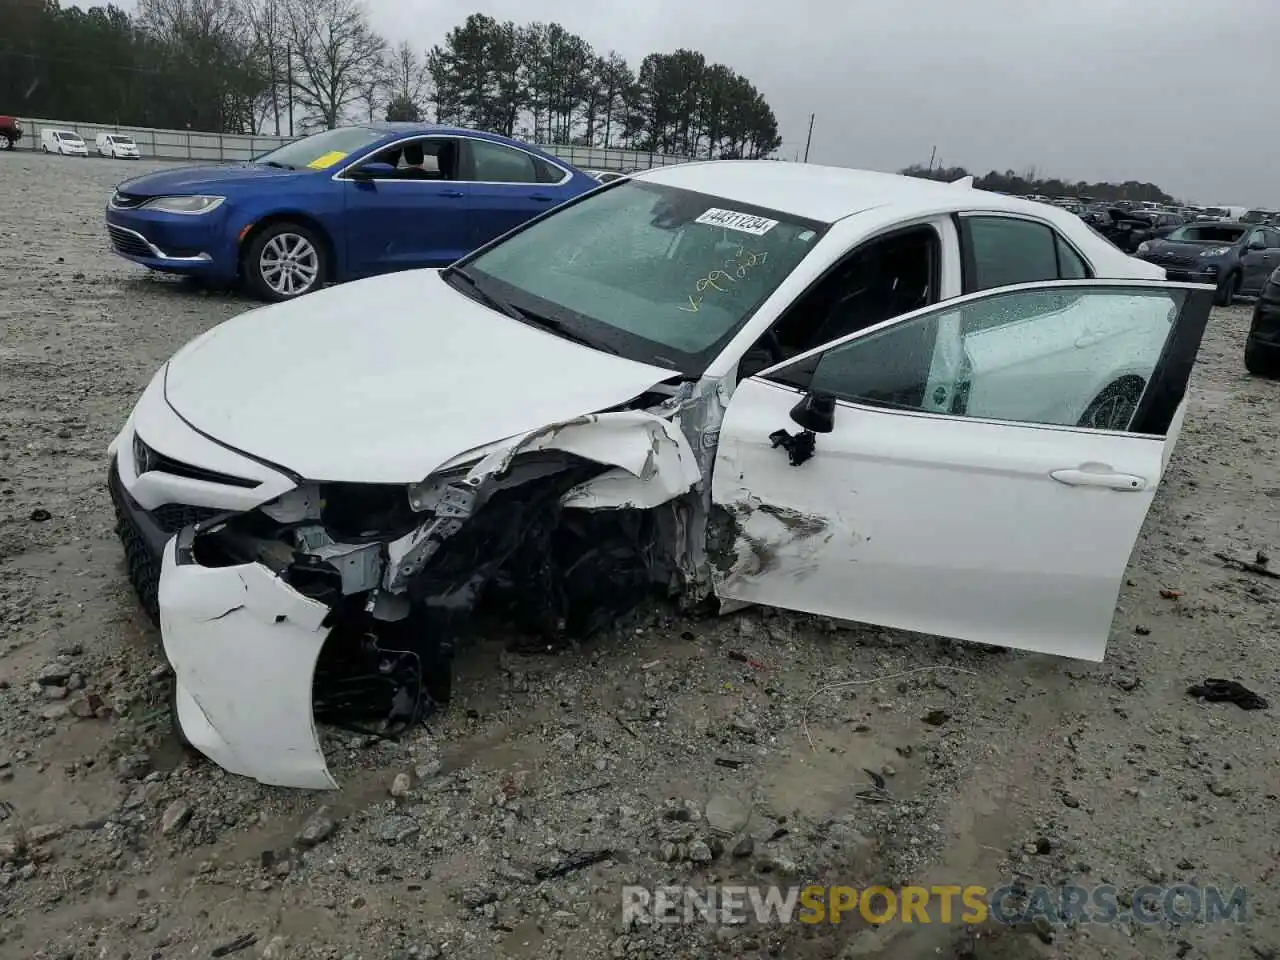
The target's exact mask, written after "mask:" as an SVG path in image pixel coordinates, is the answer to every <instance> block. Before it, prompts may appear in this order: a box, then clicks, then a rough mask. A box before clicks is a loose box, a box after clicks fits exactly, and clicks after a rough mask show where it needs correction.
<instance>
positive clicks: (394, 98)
mask: <svg viewBox="0 0 1280 960" xmlns="http://www.w3.org/2000/svg"><path fill="white" fill-rule="evenodd" d="M388 81H389V93H390V103H389V104H388V111H390V110H391V109H392V108H393V107H394V109H395V112H396V114H397V116H396V117H395V118H394V119H421V117H422V113H423V108H424V105H425V104H426V102H427V100H428V99H429V97H430V90H431V75H430V74H429V73H428V72H427V64H426V61H425V60H424V59H423V58H422V57H420V56H418V52H417V51H416V50H414V49H413V47H411V46H409V43H408V41H406V40H402V41H400V46H398V47H396V48H395V50H394V51H393V52H392V54H391V63H390V65H389V75H388ZM387 119H388V120H391V119H393V118H392V116H391V115H390V112H389V113H388V115H387Z"/></svg>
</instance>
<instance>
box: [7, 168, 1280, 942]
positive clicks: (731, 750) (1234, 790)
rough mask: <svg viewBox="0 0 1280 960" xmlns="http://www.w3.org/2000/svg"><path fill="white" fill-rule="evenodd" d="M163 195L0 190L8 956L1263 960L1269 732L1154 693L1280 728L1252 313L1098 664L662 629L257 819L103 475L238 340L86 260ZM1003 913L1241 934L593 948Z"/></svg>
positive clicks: (341, 771) (1031, 934) (1274, 837)
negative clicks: (161, 409) (126, 218)
mask: <svg viewBox="0 0 1280 960" xmlns="http://www.w3.org/2000/svg"><path fill="white" fill-rule="evenodd" d="M156 166H158V165H157V164H150V163H147V162H141V163H127V162H124V161H107V160H99V159H90V160H76V159H64V158H46V157H42V156H39V155H28V154H24V153H7V154H0V189H2V190H3V193H4V195H5V196H6V197H7V198H8V199H9V201H10V202H9V203H8V204H6V213H5V216H4V217H3V219H2V220H0V399H2V400H3V404H2V405H0V738H2V739H0V956H4V957H15V958H16V957H49V958H53V957H58V958H73V957H74V958H90V957H92V958H121V960H122V958H135V960H136V958H171V957H172V958H176V957H193V956H198V957H207V956H210V955H211V953H212V951H213V950H214V949H215V948H217V947H219V946H223V945H227V944H229V943H231V942H232V941H236V940H237V938H241V937H245V936H246V935H253V936H255V937H256V941H255V942H254V943H252V944H251V945H250V946H248V947H247V948H246V949H245V951H244V952H243V953H234V954H232V956H236V957H240V956H268V957H274V958H285V957H309V958H310V957H318V958H353V960H354V958H361V960H374V958H379V960H382V958H407V957H422V958H429V957H437V956H439V957H465V958H472V957H474V958H490V957H520V958H534V957H565V958H592V957H652V958H659V957H660V958H672V957H709V956H730V957H755V956H786V957H801V958H804V957H815V958H816V957H855V956H883V957H891V958H916V957H926V956H928V957H943V958H952V960H960V958H974V960H976V958H983V960H991V958H1008V960H1012V958H1037V957H1063V958H1095V957H1110V958H1128V957H1189V958H1214V960H1232V958H1244V960H1258V958H1262V960H1265V958H1274V957H1276V956H1277V952H1276V951H1277V950H1280V926H1278V923H1280V921H1278V920H1277V917H1278V916H1280V913H1278V912H1277V911H1278V910H1280V906H1278V905H1277V899H1276V897H1277V893H1278V892H1280V880H1278V879H1277V878H1276V876H1275V873H1276V870H1277V864H1280V834H1277V831H1276V829H1275V825H1276V823H1277V822H1278V818H1280V810H1278V807H1280V770H1278V768H1277V753H1276V748H1275V743H1276V727H1275V718H1276V712H1275V707H1273V708H1272V709H1269V710H1259V711H1245V710H1241V709H1238V708H1237V707H1235V706H1232V705H1230V704H1208V703H1203V702H1201V701H1198V700H1196V699H1193V698H1191V697H1189V696H1187V694H1186V692H1185V691H1186V688H1187V686H1188V685H1189V684H1192V683H1196V682H1200V681H1202V680H1203V679H1205V678H1206V677H1229V678H1236V679H1239V680H1241V681H1242V682H1244V683H1245V684H1246V685H1248V686H1249V687H1251V688H1252V689H1254V690H1256V691H1257V692H1259V693H1261V694H1262V695H1264V696H1266V697H1269V698H1271V699H1272V701H1273V702H1275V701H1276V700H1277V698H1280V652H1278V649H1277V639H1278V638H1277V630H1276V625H1277V612H1276V611H1277V606H1276V599H1277V596H1280V581H1276V580H1271V579H1268V578H1265V577H1262V576H1258V575H1255V574H1250V573H1245V572H1239V571H1234V570H1231V569H1227V568H1226V567H1225V566H1224V564H1223V563H1222V562H1221V561H1219V560H1217V559H1215V558H1214V553H1215V551H1225V552H1229V553H1231V554H1234V555H1236V556H1240V557H1244V558H1247V559H1252V558H1253V557H1254V554H1255V552H1256V551H1259V550H1262V551H1264V552H1265V551H1267V550H1268V548H1271V547H1276V548H1280V510H1278V509H1277V508H1280V503H1278V502H1277V498H1280V473H1278V471H1277V466H1276V464H1277V453H1278V448H1280V439H1278V434H1280V431H1277V429H1276V424H1277V422H1278V421H1277V418H1276V410H1277V404H1278V403H1280V384H1275V383H1269V382H1266V381H1261V380H1257V379H1251V378H1249V377H1247V376H1246V375H1245V373H1244V370H1243V366H1242V361H1241V350H1242V345H1243V338H1244V332H1245V328H1246V325H1247V322H1248V314H1249V308H1248V307H1247V306H1243V307H1237V308H1234V309H1227V310H1219V311H1217V312H1216V313H1215V315H1214V317H1213V320H1212V322H1211V327H1210V330H1209V332H1208V334H1207V337H1206V342H1205V345H1204V347H1203V349H1202V351H1201V357H1200V363H1199V366H1198V368H1197V372H1196V375H1195V381H1194V388H1195V389H1194V402H1193V405H1192V407H1191V410H1190V413H1189V415H1188V419H1187V423H1186V427H1185V429H1184V431H1183V435H1182V440H1181V443H1180V446H1179V448H1178V455H1177V457H1176V459H1175V462H1174V465H1173V467H1172V469H1171V471H1170V475H1169V476H1168V478H1167V480H1166V483H1165V485H1164V487H1163V490H1162V493H1161V494H1160V496H1159V497H1158V498H1157V502H1156V506H1155V509H1154V510H1153V511H1152V514H1151V517H1150V518H1149V521H1148V523H1147V525H1146V528H1145V531H1144V534H1143V537H1142V540H1141V542H1140V544H1139V547H1138V549H1137V551H1136V553H1135V555H1134V557H1133V560H1132V563H1131V565H1130V570H1129V579H1128V583H1127V586H1126V587H1125V589H1124V591H1123V593H1122V596H1121V600H1120V609H1119V613H1118V615H1117V617H1116V621H1115V628H1114V632H1113V635H1112V639H1111V650H1110V654H1109V656H1108V659H1107V662H1106V663H1105V664H1101V665H1092V664H1082V663H1074V662H1068V661H1060V660H1054V659H1049V658H1045V657H1038V656H1030V655H1022V654H1016V653H1010V652H1006V651H999V650H989V649H984V648H977V647H972V646H968V645H964V644H958V643H952V642H949V641H941V640H937V639H933V638H927V637H918V636H909V635H905V634H899V633H895V632H892V631H885V630H879V629H874V628H846V627H842V626H837V625H835V624H832V623H827V622H822V621H815V620H813V619H811V618H805V617H795V616H791V615H788V614H772V613H771V612H770V611H747V612H744V613H741V614H737V615H734V616H732V617H727V618H724V619H721V620H710V621H709V620H688V619H682V618H681V617H679V616H678V615H677V614H675V613H674V612H673V611H670V610H666V609H658V608H655V609H653V610H648V611H644V612H643V613H642V614H641V615H638V616H637V617H636V618H635V620H634V622H629V623H627V624H621V625H619V627H618V628H617V629H616V631H615V632H614V633H613V635H611V636H606V637H601V638H599V639H597V640H595V641H593V642H592V643H591V644H590V645H588V646H585V647H583V648H580V649H573V650H567V651H552V652H546V653H534V654H530V653H527V652H519V651H516V650H514V649H513V644H512V642H511V640H512V638H510V637H505V636H500V635H494V636H492V637H490V638H488V639H487V640H486V641H485V642H484V643H483V644H481V645H479V646H477V647H474V648H471V649H469V650H468V651H467V652H466V654H465V655H464V656H463V658H462V660H461V663H460V665H459V673H458V679H457V682H456V683H455V691H456V694H455V696H456V699H455V703H454V704H453V706H452V707H451V708H450V710H449V711H448V712H447V714H446V715H443V716H441V717H439V718H436V719H434V720H433V721H432V723H431V724H430V727H429V729H425V730H422V731H420V732H418V733H416V734H415V735H413V736H411V737H410V738H408V739H406V740H402V741H400V742H398V743H388V742H378V741H370V740H366V739H363V738H353V737H352V736H351V735H349V734H340V733H333V734H329V735H328V736H329V741H328V742H329V745H330V747H331V748H332V749H331V758H332V767H333V770H334V773H335V776H337V777H338V779H339V780H340V781H341V782H342V783H343V784H344V789H343V790H342V791H340V792H338V793H336V794H331V795H320V794H316V793H304V792H295V791H285V790H277V789H270V788H264V787H261V786H259V785H257V784H256V783H253V782H249V781H246V780H242V779H240V778H237V777H232V776H229V775H225V774H223V773H222V772H221V771H220V770H218V769H217V768H216V767H214V766H212V765H211V764H209V763H207V762H205V761H203V760H201V759H200V758H198V757H190V756H186V755H185V754H184V753H183V751H182V750H181V749H180V748H179V747H178V745H177V743H176V741H175V740H174V739H173V736H172V734H171V731H170V728H169V722H168V717H167V713H166V709H165V697H164V694H165V684H166V668H165V666H164V658H163V656H162V654H161V651H160V646H159V637H158V635H157V633H156V632H155V631H154V630H152V629H151V628H150V626H149V625H148V624H147V623H146V622H145V620H144V618H143V617H142V616H141V615H140V614H139V612H138V610H137V609H136V606H135V604H134V601H133V598H132V596H131V594H130V592H129V589H128V586H127V584H126V581H125V576H124V572H123V569H122V562H121V553H120V550H119V547H118V544H117V542H116V540H115V537H114V535H113V532H112V517H111V512H110V507H109V502H108V499H107V495H106V490H105V486H104V470H105V464H106V461H105V448H106V445H107V443H108V441H109V440H110V439H111V437H112V436H113V435H114V433H115V431H116V429H117V428H118V426H119V425H120V423H121V422H122V421H123V420H124V417H125V415H126V413H127V412H128V409H129V407H130V406H131V405H132V403H133V402H134V400H135V398H136V397H137V395H138V394H139V392H140V391H141V389H142V387H143V386H144V384H145V383H146V381H147V380H148V378H149V377H150V376H151V374H152V373H153V372H154V370H155V368H156V367H157V366H158V365H159V364H160V363H161V362H163V360H164V359H165V358H166V357H168V356H169V355H170V354H171V353H172V352H173V351H174V350H175V349H176V348H177V347H179V346H180V345H181V344H182V343H184V342H185V341H186V340H188V339H189V338H190V337H192V336H194V335H195V334H197V333H199V332H200V331H202V330H204V329H206V328H207V327H209V326H211V325H213V324H215V323H218V322H219V321H221V320H223V319H226V318H227V317H230V316H232V315H234V314H235V313H237V312H239V311H241V310H243V309H245V307H246V303H245V301H243V300H240V299H237V298H235V297H232V296H229V295H225V294H217V293H206V292H202V291H199V290H196V289H193V288H191V287H189V286H187V285H185V284H183V283H179V282H175V281H172V280H166V279H162V278H158V277H152V276H148V275H147V274H146V273H145V272H144V271H143V270H141V269H140V268H135V267H133V266H131V265H129V264H127V263H125V262H124V261H122V260H119V259H118V258H116V257H114V256H112V255H111V254H110V253H109V251H108V249H107V244H106V240H105V237H104V232H103V229H102V207H103V204H104V203H105V201H106V198H107V195H108V193H109V191H110V189H111V187H112V186H114V184H115V183H116V182H117V181H118V180H120V179H123V178H125V177H126V176H129V175H132V174H135V173H137V172H140V171H142V170H147V169H152V168H154V167H156ZM1045 549H1046V550H1051V549H1053V545H1052V544H1045ZM1276 566H1278V567H1280V561H1278V562H1277V563H1276ZM1162 590H1163V591H1166V592H1169V591H1176V592H1177V596H1162V593H1161V591H1162ZM931 667H943V668H947V669H923V670H921V669H919V668H931ZM913 670H914V671H917V672H914V673H907V671H913ZM903 674H905V675H903ZM878 678H879V679H878ZM844 680H848V681H864V682H863V683H859V684H858V685H851V686H847V687H845V688H842V689H840V690H838V691H833V692H828V693H824V694H822V695H820V696H818V697H816V698H815V699H814V700H813V702H812V704H811V706H810V707H809V708H808V723H809V728H810V732H811V733H812V736H813V740H814V746H813V747H811V746H810V744H809V742H808V740H807V738H806V735H805V733H804V731H803V728H802V725H801V719H802V713H803V711H804V708H805V703H806V700H808V699H809V698H810V696H811V694H813V693H814V692H815V691H817V690H818V689H819V688H820V687H822V686H823V685H825V684H830V683H834V682H837V681H844ZM867 771H871V772H872V773H874V774H876V775H877V776H880V777H882V778H883V780H884V783H885V790H884V792H883V793H877V791H876V790H875V788H874V786H873V783H872V781H873V778H872V777H871V775H870V774H869V773H868V772H867ZM708 801H711V803H710V810H708ZM322 805H323V806H322ZM744 818H749V819H748V820H747V822H746V823H745V825H744V824H743V822H742V820H743V819H744ZM717 830H720V831H723V832H724V833H725V834H727V835H726V836H725V837H724V839H723V840H721V839H719V838H718V837H717V833H716V832H717ZM744 837H750V838H751V840H750V841H747V840H744V839H743V838H744ZM580 854H595V855H596V858H599V859H600V862H598V863H595V864H586V865H583V864H582V862H581V861H582V860H583V859H592V857H585V856H584V857H582V858H580V859H579V860H577V861H575V860H574V859H572V858H573V857H575V856H576V855H580ZM1016 878H1021V880H1022V881H1023V882H1024V883H1026V884H1027V885H1034V884H1036V883H1063V882H1076V883H1082V884H1098V883H1111V884H1115V885H1116V886H1117V887H1119V888H1121V889H1122V890H1123V889H1133V888H1136V887H1137V886H1139V885H1142V884H1146V883H1150V882H1165V883H1174V882H1192V883H1200V884H1218V885H1220V886H1223V887H1226V888H1228V889H1230V888H1232V887H1234V886H1236V885H1238V884H1243V885H1246V886H1247V887H1248V889H1249V917H1248V920H1247V922H1245V923H1244V924H1232V923H1227V924H1217V925H1213V926H1203V925H1194V924H1191V925H1184V926H1169V925H1163V926H1155V927H1136V926H1130V925H1112V926H1097V925H1095V926H1091V927H1077V928H1074V929H1060V930H1057V931H1055V932H1052V933H1051V932H1049V931H1047V930H1045V929H1036V928H1034V927H1032V928H1028V929H1020V928H1007V927H1006V928H997V927H995V926H994V925H990V924H988V925H985V926H983V927H982V928H981V929H966V928H964V927H962V926H959V925H949V926H948V925H942V924H938V925H933V926H918V925H917V926H903V925H900V924H890V925H887V926H883V927H873V926H869V925H867V924H866V923H864V922H862V921H857V920H855V921H846V922H845V923H842V924H840V925H839V926H834V927H833V926H831V925H827V924H824V925H820V926H813V927H808V926H802V925H796V926H793V927H787V928H782V927H770V928H763V929H761V928H755V927H754V926H747V927H745V928H736V927H721V928H716V927H714V926H712V925H708V924H699V925H695V926H688V927H677V926H667V927H661V928H645V927H634V928H631V929H626V928H624V927H623V925H622V923H621V909H620V904H621V899H620V892H619V891H620V887H621V886H622V885H623V884H627V883H645V884H659V883H672V882H674V883H684V882H688V883H693V884H700V883H710V882H717V881H718V882H742V883H767V882H782V883H787V884H790V883H796V882H805V881H806V880H808V879H816V880H817V881H818V882H847V883H853V884H862V883H869V882H880V883H894V882H903V883H905V882H925V883H952V884H969V883H974V884H985V885H987V886H988V887H995V886H999V885H1001V884H1002V883H1007V882H1012V881H1014V880H1015V879H1016ZM1122 902H1123V897H1122ZM1046 941H1049V942H1046ZM215 955H216V954H215Z"/></svg>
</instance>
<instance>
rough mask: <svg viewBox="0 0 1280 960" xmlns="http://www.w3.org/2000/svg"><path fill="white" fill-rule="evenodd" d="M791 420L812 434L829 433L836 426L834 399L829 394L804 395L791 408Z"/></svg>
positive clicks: (813, 393)
mask: <svg viewBox="0 0 1280 960" xmlns="http://www.w3.org/2000/svg"><path fill="white" fill-rule="evenodd" d="M791 419H792V420H794V421H795V423H796V424H797V425H798V426H801V427H803V428H804V429H805V430H811V431H813V432H814V433H830V432H831V431H832V430H834V429H835V426H836V398H835V397H833V396H832V395H831V394H829V393H818V392H810V393H806V394H805V395H804V396H803V397H802V398H801V399H800V402H799V403H797V404H796V405H795V406H794V407H792V408H791Z"/></svg>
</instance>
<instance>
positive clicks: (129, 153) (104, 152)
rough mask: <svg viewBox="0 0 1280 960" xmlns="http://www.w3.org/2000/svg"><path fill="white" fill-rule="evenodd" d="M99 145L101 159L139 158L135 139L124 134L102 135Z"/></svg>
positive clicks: (99, 135)
mask: <svg viewBox="0 0 1280 960" xmlns="http://www.w3.org/2000/svg"><path fill="white" fill-rule="evenodd" d="M97 145H98V156H100V157H127V158H129V159H130V160H137V159H138V156H139V154H138V145H137V144H136V143H135V142H134V140H133V137H126V136H125V135H124V134H123V133H100V134H98V141H97Z"/></svg>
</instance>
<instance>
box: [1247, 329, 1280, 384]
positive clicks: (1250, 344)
mask: <svg viewBox="0 0 1280 960" xmlns="http://www.w3.org/2000/svg"><path fill="white" fill-rule="evenodd" d="M1278 353H1280V350H1277V348H1274V347H1273V348H1272V350H1271V351H1267V352H1264V351H1263V349H1262V345H1261V344H1259V343H1257V342H1255V341H1254V339H1253V338H1252V337H1250V338H1249V339H1247V340H1245V342H1244V368H1245V369H1246V370H1248V371H1249V372H1250V373H1252V374H1253V375H1254V376H1255V377H1269V378H1272V379H1276V378H1280V361H1278V360H1277V354H1278Z"/></svg>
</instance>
